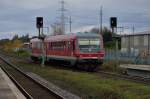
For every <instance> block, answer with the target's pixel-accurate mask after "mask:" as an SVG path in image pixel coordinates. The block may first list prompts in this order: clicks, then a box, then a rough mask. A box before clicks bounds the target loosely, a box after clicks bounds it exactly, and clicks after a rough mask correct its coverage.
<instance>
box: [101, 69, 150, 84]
mask: <svg viewBox="0 0 150 99" xmlns="http://www.w3.org/2000/svg"><path fill="white" fill-rule="evenodd" d="M98 73H99V74H102V75H104V76H109V77H114V78H118V79H123V80H128V81H133V82H136V83H142V84H147V85H150V79H147V78H143V77H137V76H130V75H123V74H115V73H110V72H104V71H98Z"/></svg>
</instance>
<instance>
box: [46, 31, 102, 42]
mask: <svg viewBox="0 0 150 99" xmlns="http://www.w3.org/2000/svg"><path fill="white" fill-rule="evenodd" d="M78 37H81V38H82V37H87V38H88V37H90V38H95V37H100V35H98V34H95V33H80V32H79V33H70V34H66V35H56V36H47V37H46V38H45V41H62V40H71V39H75V38H78Z"/></svg>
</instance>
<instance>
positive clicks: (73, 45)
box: [72, 41, 75, 51]
mask: <svg viewBox="0 0 150 99" xmlns="http://www.w3.org/2000/svg"><path fill="white" fill-rule="evenodd" d="M72 47H73V48H72V49H73V51H74V50H75V43H74V41H72Z"/></svg>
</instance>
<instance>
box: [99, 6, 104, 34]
mask: <svg viewBox="0 0 150 99" xmlns="http://www.w3.org/2000/svg"><path fill="white" fill-rule="evenodd" d="M99 32H100V34H102V32H103V6H101V7H100V30H99Z"/></svg>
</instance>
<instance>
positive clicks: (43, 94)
mask: <svg viewBox="0 0 150 99" xmlns="http://www.w3.org/2000/svg"><path fill="white" fill-rule="evenodd" d="M0 63H1V68H2V69H3V70H4V71H5V72H6V74H7V75H8V76H9V77H10V79H11V80H12V81H13V82H14V83H15V84H16V86H17V87H18V89H20V91H21V92H22V93H23V94H24V95H25V97H26V98H27V99H65V98H64V97H63V96H60V95H58V94H57V93H56V92H53V91H51V90H50V89H49V88H47V87H45V86H44V85H42V84H40V83H38V82H36V81H35V80H34V79H32V78H31V77H29V76H28V75H26V74H25V73H24V72H23V71H22V70H20V69H19V68H17V67H16V66H14V65H12V64H11V63H9V62H8V61H6V60H5V59H4V58H3V57H1V56H0Z"/></svg>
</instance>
